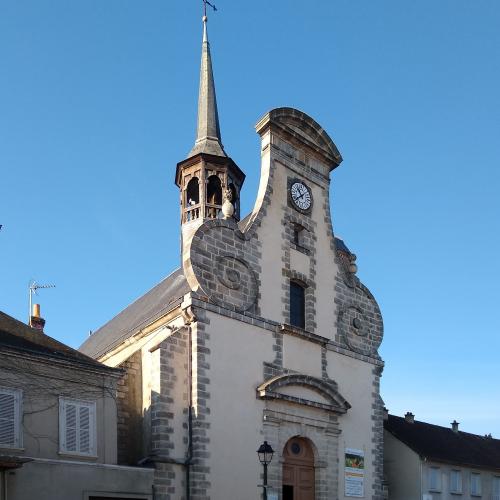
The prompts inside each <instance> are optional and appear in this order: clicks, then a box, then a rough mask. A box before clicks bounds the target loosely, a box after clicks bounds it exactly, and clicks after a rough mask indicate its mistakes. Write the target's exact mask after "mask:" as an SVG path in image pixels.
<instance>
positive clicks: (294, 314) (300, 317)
mask: <svg viewBox="0 0 500 500" xmlns="http://www.w3.org/2000/svg"><path fill="white" fill-rule="evenodd" d="M290 324H291V325H293V326H298V327H299V328H305V327H306V314H305V290H304V287H303V286H300V285H299V284H298V283H295V282H294V281H290Z"/></svg>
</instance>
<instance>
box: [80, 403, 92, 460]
mask: <svg viewBox="0 0 500 500" xmlns="http://www.w3.org/2000/svg"><path fill="white" fill-rule="evenodd" d="M79 424H80V433H79V436H78V438H79V439H78V441H79V442H78V448H79V450H78V451H80V453H90V451H91V450H90V408H89V407H88V406H80V408H79Z"/></svg>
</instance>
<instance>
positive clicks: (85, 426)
mask: <svg viewBox="0 0 500 500" xmlns="http://www.w3.org/2000/svg"><path fill="white" fill-rule="evenodd" d="M59 408H60V410H59V412H60V413H59V422H60V434H59V439H60V450H61V451H62V452H63V453H71V454H75V455H92V456H93V455H95V436H96V433H95V424H96V419H95V403H92V402H87V401H75V400H67V399H63V398H61V400H60V407H59Z"/></svg>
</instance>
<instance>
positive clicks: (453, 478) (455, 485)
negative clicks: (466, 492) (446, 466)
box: [450, 470, 462, 493]
mask: <svg viewBox="0 0 500 500" xmlns="http://www.w3.org/2000/svg"><path fill="white" fill-rule="evenodd" d="M450 493H462V471H459V470H451V471H450Z"/></svg>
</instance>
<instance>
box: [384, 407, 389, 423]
mask: <svg viewBox="0 0 500 500" xmlns="http://www.w3.org/2000/svg"><path fill="white" fill-rule="evenodd" d="M384 420H389V410H388V409H387V408H386V407H385V406H384Z"/></svg>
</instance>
